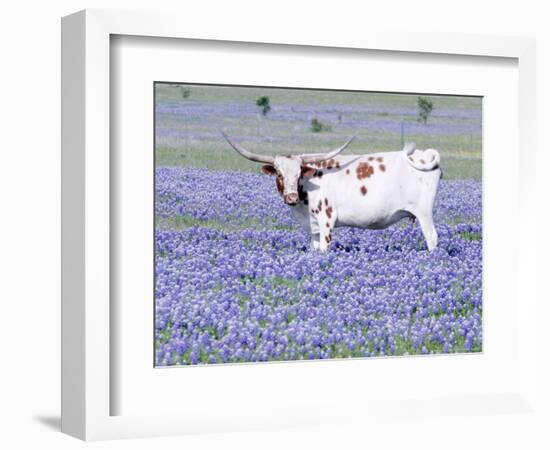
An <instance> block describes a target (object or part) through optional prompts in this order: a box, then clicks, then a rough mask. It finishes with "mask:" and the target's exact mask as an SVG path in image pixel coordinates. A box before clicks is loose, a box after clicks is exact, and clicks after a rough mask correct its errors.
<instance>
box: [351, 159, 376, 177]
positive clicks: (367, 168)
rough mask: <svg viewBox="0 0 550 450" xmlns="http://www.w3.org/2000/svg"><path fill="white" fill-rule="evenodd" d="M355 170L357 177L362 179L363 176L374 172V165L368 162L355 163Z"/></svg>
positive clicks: (368, 175)
mask: <svg viewBox="0 0 550 450" xmlns="http://www.w3.org/2000/svg"><path fill="white" fill-rule="evenodd" d="M355 171H356V172H357V179H358V180H363V179H364V178H369V177H370V176H371V175H372V174H373V173H374V167H372V166H371V165H370V164H369V163H366V162H362V163H359V164H358V165H357V169H355Z"/></svg>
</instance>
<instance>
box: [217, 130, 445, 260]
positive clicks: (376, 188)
mask: <svg viewBox="0 0 550 450" xmlns="http://www.w3.org/2000/svg"><path fill="white" fill-rule="evenodd" d="M222 135H223V136H224V138H225V139H226V140H227V142H228V143H229V145H231V147H232V148H233V149H234V150H235V151H237V152H238V153H239V154H240V155H242V156H244V157H245V158H247V159H249V160H251V161H256V162H259V163H263V164H264V165H263V166H262V171H263V172H264V173H266V174H268V175H273V176H275V182H276V185H277V190H278V191H279V193H280V195H281V196H282V198H283V201H284V202H285V203H286V204H287V205H289V206H291V207H292V208H291V209H292V212H293V213H294V216H295V217H296V219H297V220H298V221H299V222H300V223H301V224H302V226H303V227H304V228H305V229H306V230H307V231H309V232H310V233H311V246H312V247H313V248H314V249H318V250H321V251H326V250H327V249H328V247H329V246H330V243H331V241H332V234H333V230H334V228H336V227H340V226H351V227H358V228H367V229H383V228H387V227H389V226H390V225H392V224H394V223H396V222H397V221H399V220H401V219H404V218H407V217H408V218H411V219H413V220H414V219H418V222H419V224H420V228H421V230H422V233H423V235H424V238H425V239H426V243H427V246H428V250H430V251H431V250H433V249H434V248H435V247H436V246H437V232H436V229H435V227H434V223H433V217H432V209H433V204H434V200H435V196H436V193H437V188H438V185H439V179H440V178H441V169H440V167H439V163H440V155H439V153H438V151H437V150H434V149H426V150H424V151H422V150H417V149H416V146H415V145H414V144H407V145H405V147H404V148H403V150H402V151H395V152H385V153H373V154H365V155H346V156H342V155H340V156H338V155H339V154H340V153H341V152H342V151H344V150H345V149H346V148H347V147H348V145H349V144H350V143H351V142H352V141H353V139H354V138H353V137H352V138H351V139H349V140H348V141H347V142H346V143H345V144H344V145H342V146H341V147H339V148H337V149H335V150H333V151H330V152H328V153H319V154H304V155H277V156H269V155H260V154H256V153H252V152H250V151H248V150H246V149H244V148H243V147H241V146H240V145H238V144H236V143H234V142H232V141H231V140H230V139H229V137H228V136H227V135H226V134H225V133H223V132H222Z"/></svg>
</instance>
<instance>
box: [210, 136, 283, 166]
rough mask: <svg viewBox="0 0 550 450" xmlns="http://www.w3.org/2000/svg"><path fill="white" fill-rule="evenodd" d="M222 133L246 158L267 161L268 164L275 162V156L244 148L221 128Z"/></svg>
mask: <svg viewBox="0 0 550 450" xmlns="http://www.w3.org/2000/svg"><path fill="white" fill-rule="evenodd" d="M220 133H221V134H222V136H223V137H224V138H225V140H226V141H227V142H229V145H231V147H233V148H234V149H235V151H236V152H237V153H239V154H240V155H242V156H244V157H245V158H247V159H249V160H250V161H256V162H259V163H267V164H273V161H274V160H275V158H274V157H273V156H269V155H258V154H256V153H252V152H249V151H248V150H246V149H244V148H242V147H241V146H240V145H237V144H235V143H233V142H231V139H229V137H228V136H227V134H225V133H224V132H223V131H221V130H220Z"/></svg>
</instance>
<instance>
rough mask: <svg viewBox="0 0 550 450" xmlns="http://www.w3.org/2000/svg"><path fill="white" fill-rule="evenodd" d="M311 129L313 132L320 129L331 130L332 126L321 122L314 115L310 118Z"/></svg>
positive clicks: (318, 131) (317, 131)
mask: <svg viewBox="0 0 550 450" xmlns="http://www.w3.org/2000/svg"><path fill="white" fill-rule="evenodd" d="M310 130H311V131H313V132H314V133H320V132H321V131H330V130H332V127H331V126H330V125H325V124H324V123H323V122H321V121H320V120H319V119H317V117H314V118H313V119H311V128H310Z"/></svg>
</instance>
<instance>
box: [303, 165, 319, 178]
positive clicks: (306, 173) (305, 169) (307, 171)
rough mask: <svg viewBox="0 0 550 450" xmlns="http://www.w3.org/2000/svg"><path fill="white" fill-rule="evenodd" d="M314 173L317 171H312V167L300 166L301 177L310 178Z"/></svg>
mask: <svg viewBox="0 0 550 450" xmlns="http://www.w3.org/2000/svg"><path fill="white" fill-rule="evenodd" d="M315 172H317V170H316V169H314V168H313V167H307V166H302V176H303V177H306V178H309V177H312V176H313V175H315Z"/></svg>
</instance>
